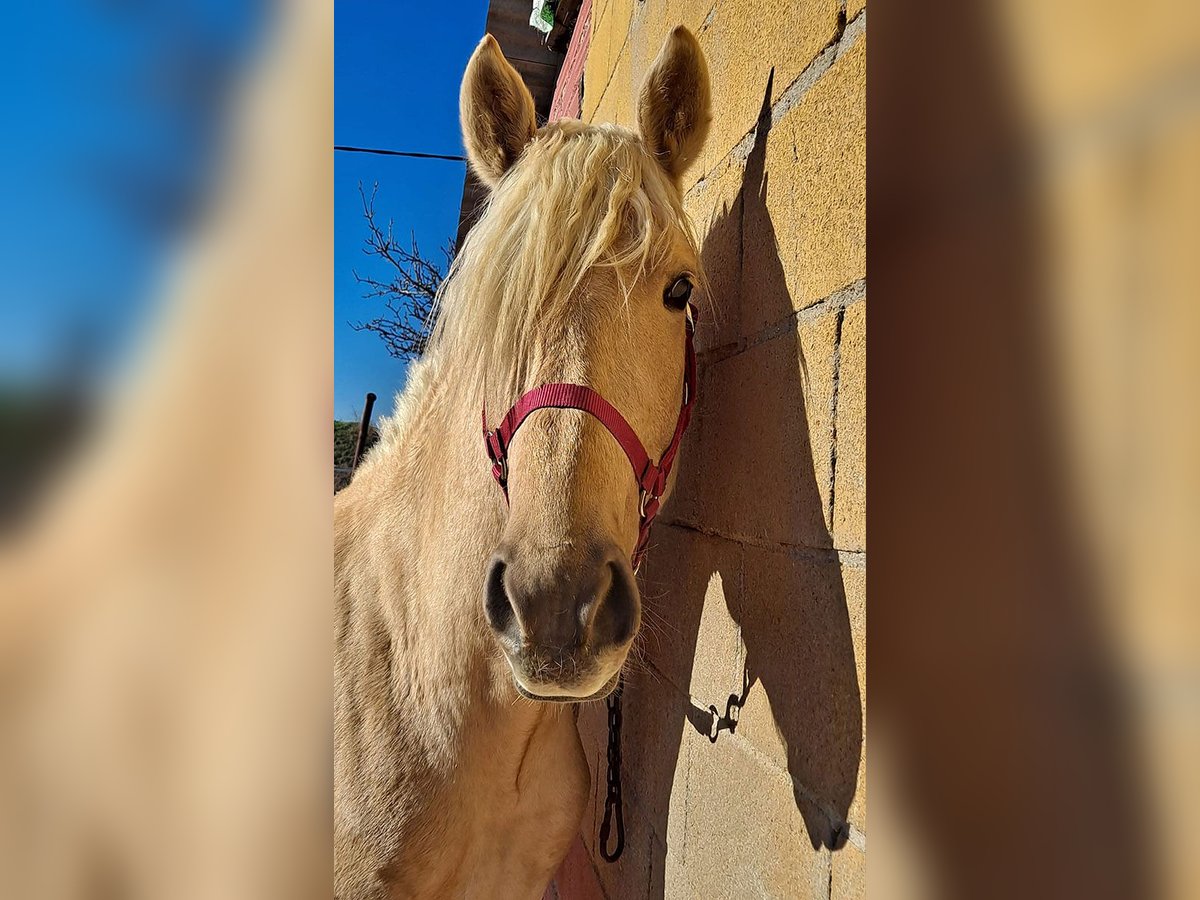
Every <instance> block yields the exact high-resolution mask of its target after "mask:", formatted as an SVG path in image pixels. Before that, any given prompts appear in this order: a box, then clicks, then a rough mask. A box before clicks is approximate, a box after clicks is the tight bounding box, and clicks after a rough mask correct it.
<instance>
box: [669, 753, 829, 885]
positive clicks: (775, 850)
mask: <svg viewBox="0 0 1200 900" xmlns="http://www.w3.org/2000/svg"><path fill="white" fill-rule="evenodd" d="M687 746H688V759H689V763H688V779H687V804H686V815H687V822H688V823H689V827H688V828H687V838H686V840H687V844H686V847H685V848H683V859H684V865H683V866H682V867H681V870H680V871H678V872H675V871H672V872H669V873H668V874H669V875H670V876H671V881H672V882H674V883H673V884H672V893H670V894H669V896H680V897H682V896H690V897H729V898H733V897H789V898H790V897H796V898H805V897H813V898H817V897H825V896H826V895H827V890H828V877H829V876H828V869H827V864H828V859H827V856H826V854H825V852H824V851H822V850H815V849H813V847H812V844H811V842H810V841H809V838H808V835H807V833H806V827H805V823H804V820H803V819H802V818H801V815H800V813H799V811H798V810H797V808H796V802H795V800H794V798H793V796H792V791H791V787H790V783H789V781H788V779H787V776H786V774H784V773H782V772H780V771H778V770H776V769H774V768H773V767H770V766H764V765H763V764H762V763H760V762H759V761H758V760H757V759H755V758H754V756H753V755H751V754H750V753H747V752H746V751H745V750H744V749H743V746H742V745H740V744H739V743H738V742H737V741H728V740H719V741H718V742H717V743H715V744H711V743H709V742H708V740H707V739H705V738H703V737H700V736H698V735H692V736H690V737H689V739H688V742H687ZM675 849H677V848H675V847H672V850H675ZM680 878H686V880H687V889H688V891H690V893H685V892H684V891H683V890H681V888H682V887H683V885H681V884H679V883H678V882H677V881H676V879H680Z"/></svg>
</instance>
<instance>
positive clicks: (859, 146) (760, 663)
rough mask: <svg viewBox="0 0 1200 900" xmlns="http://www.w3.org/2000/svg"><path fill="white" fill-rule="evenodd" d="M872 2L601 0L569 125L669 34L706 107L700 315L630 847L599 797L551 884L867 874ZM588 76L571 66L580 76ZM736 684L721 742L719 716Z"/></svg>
mask: <svg viewBox="0 0 1200 900" xmlns="http://www.w3.org/2000/svg"><path fill="white" fill-rule="evenodd" d="M866 15H867V14H866V10H865V8H864V5H863V4H862V3H859V2H850V3H847V2H846V0H795V2H789V3H784V4H781V3H779V2H767V0H740V2H734V0H716V2H713V0H594V2H593V3H592V4H591V7H590V13H589V18H590V31H589V34H588V35H587V42H586V47H587V50H586V58H585V60H584V61H583V94H582V98H581V116H582V118H583V119H584V120H585V121H595V122H603V121H615V122H618V123H621V124H625V125H630V126H632V125H633V124H634V122H635V116H636V107H635V104H636V98H637V94H638V89H639V87H640V85H641V81H642V78H643V77H644V74H645V72H646V71H647V69H648V67H649V65H650V63H651V62H652V61H653V59H654V57H655V56H656V55H657V53H658V51H659V48H660V47H661V45H662V42H663V39H664V37H665V35H666V34H667V32H668V31H669V29H670V28H671V27H672V26H674V25H676V24H678V23H683V24H685V25H687V26H688V27H690V28H691V29H692V30H693V31H694V32H695V33H696V35H697V36H698V38H699V40H700V43H701V44H702V45H703V47H704V50H705V52H706V54H707V57H708V59H709V64H710V67H711V72H712V78H713V96H714V122H713V127H712V131H711V135H710V138H709V142H708V145H707V147H706V149H705V152H704V155H703V157H702V159H701V160H700V161H699V162H697V164H696V165H695V166H694V167H693V169H692V170H691V171H689V172H688V173H687V175H686V176H685V185H684V190H685V195H686V197H685V203H686V207H687V209H688V211H689V213H690V214H691V216H692V217H693V220H694V222H695V225H696V228H697V230H698V233H699V236H700V238H701V244H702V255H703V262H704V265H705V268H706V270H707V273H708V276H709V279H710V282H711V308H709V309H706V310H704V315H703V325H702V327H701V331H700V335H699V338H700V343H699V350H700V360H701V378H702V381H701V388H700V398H699V405H698V409H697V414H696V418H695V420H694V424H693V426H692V430H691V431H690V433H689V436H688V440H687V442H686V445H685V448H684V451H683V457H682V460H681V468H682V471H681V475H680V481H679V484H678V486H677V489H676V495H675V497H674V498H673V499H672V502H671V503H670V504H669V505H668V506H667V508H666V509H665V510H664V512H663V514H662V516H661V517H660V519H659V524H657V525H656V526H655V533H654V537H653V546H652V549H651V552H650V555H649V558H648V560H647V563H646V565H645V567H644V568H643V573H642V574H643V577H642V579H641V580H642V588H643V600H644V605H645V618H644V626H643V627H644V634H643V636H642V638H641V643H640V646H639V648H638V650H637V653H636V656H637V659H635V660H634V661H633V663H632V665H631V671H630V672H629V674H628V675H627V680H626V687H625V696H624V703H623V706H624V728H623V744H622V749H623V756H624V765H623V772H622V775H623V783H624V801H625V820H626V830H627V845H626V848H625V852H624V854H623V856H622V858H621V859H620V860H619V861H618V862H616V863H613V864H609V863H606V862H604V861H603V860H602V859H601V856H600V853H599V849H598V847H597V846H596V842H597V840H598V837H597V835H598V832H599V828H600V822H601V817H602V814H603V803H604V792H605V773H606V759H607V752H606V751H607V741H606V737H607V732H606V716H605V708H604V705H603V704H592V705H589V706H586V707H584V708H583V709H582V710H581V712H580V715H579V727H580V732H581V734H582V735H583V737H584V745H585V749H586V752H587V755H588V759H589V762H590V765H591V768H592V783H593V795H594V796H593V799H592V802H591V803H590V804H589V807H588V810H587V812H586V814H585V818H584V822H583V823H582V828H581V836H580V842H579V843H578V844H577V846H576V847H575V848H574V849H573V850H572V852H571V855H570V856H569V857H568V859H567V862H566V863H565V864H564V866H563V870H562V871H561V872H560V873H559V877H558V878H557V879H556V884H555V886H553V887H552V888H551V891H550V893H551V894H554V893H557V895H558V896H561V897H564V898H582V897H608V898H622V900H627V898H641V897H678V898H692V897H698V896H704V897H738V898H742V897H819V898H825V897H837V898H842V897H856V896H861V895H862V894H863V893H864V892H865V868H866V784H865V765H864V762H865V728H864V723H865V709H866V677H865V676H866V647H865V630H866V527H865V524H866V520H865V516H866V477H865V471H866V469H865V462H866V425H865V413H866V402H865V389H866V378H865V374H866V373H865V365H866V221H865V218H866V108H865V99H866ZM575 77H578V76H575ZM731 698H733V699H743V698H744V704H743V705H742V706H741V712H740V717H739V722H738V725H737V727H736V729H735V730H734V731H733V732H732V733H731V732H729V731H722V732H721V733H720V734H719V736H718V738H717V740H716V742H715V743H714V742H712V741H710V739H709V733H710V730H711V729H712V727H713V724H714V716H713V712H712V708H715V709H716V710H717V712H718V713H719V714H722V715H723V714H724V713H725V712H726V709H727V705H728V702H729V700H730V699H731Z"/></svg>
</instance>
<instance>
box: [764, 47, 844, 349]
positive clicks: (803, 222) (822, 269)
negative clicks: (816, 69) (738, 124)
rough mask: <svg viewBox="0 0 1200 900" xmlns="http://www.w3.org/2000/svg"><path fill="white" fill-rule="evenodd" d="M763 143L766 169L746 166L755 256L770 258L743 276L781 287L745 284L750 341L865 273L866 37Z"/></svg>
mask: <svg viewBox="0 0 1200 900" xmlns="http://www.w3.org/2000/svg"><path fill="white" fill-rule="evenodd" d="M763 143H764V144H765V154H764V155H765V159H764V160H763V163H762V164H761V165H756V161H755V156H754V154H753V153H752V155H751V159H750V160H749V161H748V163H747V184H746V190H745V191H744V193H743V204H744V210H745V212H744V216H745V223H746V224H745V237H744V241H745V247H746V249H747V252H748V253H749V251H751V250H754V249H758V250H759V251H760V252H761V253H762V254H765V256H764V258H763V259H762V260H761V261H752V260H751V258H750V257H749V255H747V259H746V262H745V270H744V276H743V277H744V279H746V280H751V281H753V280H758V279H762V278H764V277H765V278H768V279H771V278H772V277H778V276H781V277H782V280H781V282H780V283H775V282H774V281H770V280H769V281H768V283H767V284H766V285H765V286H764V289H759V290H756V289H755V288H756V286H755V285H754V284H753V283H750V284H744V285H743V297H744V303H743V311H742V328H743V332H744V333H746V334H753V333H755V332H756V331H758V330H759V329H761V328H763V327H765V326H767V325H769V324H771V323H772V322H773V321H775V320H776V318H777V316H778V309H776V308H775V307H777V306H779V305H780V304H781V302H786V303H788V304H789V305H790V306H791V307H792V308H794V309H803V308H805V307H807V306H809V305H811V304H813V303H816V302H817V301H818V300H821V299H823V298H825V297H828V296H830V295H831V294H833V293H834V292H835V291H837V290H838V289H839V288H842V287H845V286H846V285H847V284H850V283H851V282H853V281H856V280H858V279H860V278H862V277H864V276H865V274H866V251H867V242H866V36H865V35H864V36H862V37H860V38H859V39H858V40H857V42H856V43H855V44H854V45H853V46H852V47H851V48H850V49H849V50H848V51H847V52H846V54H845V55H844V56H842V58H841V59H839V60H837V61H836V62H835V63H834V65H833V66H832V67H831V68H830V69H829V71H827V72H826V73H825V74H824V75H822V77H821V78H820V79H819V80H818V81H817V82H816V83H815V84H814V85H813V86H812V87H811V88H809V90H808V91H807V93H805V94H804V96H803V97H801V98H800V100H799V102H798V103H797V105H796V106H795V107H793V108H792V109H791V110H789V111H788V112H787V114H786V115H785V116H784V117H783V118H782V120H780V121H779V122H778V123H776V124H775V125H774V127H772V128H771V129H770V132H769V133H768V134H767V135H766V136H765V141H763ZM755 152H758V147H757V146H756V147H755ZM760 172H761V173H762V174H761V177H760V176H759V173H760ZM772 255H773V256H774V258H772ZM752 262H753V263H754V264H752ZM781 289H782V292H781ZM768 304H769V305H768Z"/></svg>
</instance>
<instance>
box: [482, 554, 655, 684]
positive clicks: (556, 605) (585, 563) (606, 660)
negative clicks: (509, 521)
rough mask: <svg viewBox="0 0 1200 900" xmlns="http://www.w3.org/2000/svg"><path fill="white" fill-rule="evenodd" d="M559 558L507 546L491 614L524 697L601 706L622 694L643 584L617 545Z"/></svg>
mask: <svg viewBox="0 0 1200 900" xmlns="http://www.w3.org/2000/svg"><path fill="white" fill-rule="evenodd" d="M564 549H565V552H564ZM556 550H557V552H554V551H550V552H547V551H541V550H539V549H538V548H529V549H524V548H518V547H515V546H512V545H504V544H502V545H501V546H500V548H499V549H498V550H497V551H496V554H495V556H494V557H493V558H492V561H491V564H490V566H489V569H488V574H487V581H486V585H485V588H484V612H485V615H486V617H487V621H488V625H489V626H490V627H491V629H492V631H493V632H494V633H495V635H496V639H497V640H498V642H499V643H500V646H501V648H502V649H503V650H504V654H505V657H506V658H507V660H508V664H509V666H510V668H511V669H512V674H513V679H514V681H515V682H516V686H517V690H518V692H519V693H521V694H522V695H523V696H525V697H528V698H530V699H534V700H551V701H559V702H575V701H580V700H591V699H598V698H600V697H604V696H606V695H607V694H609V693H610V692H611V691H612V689H613V688H614V687H615V686H616V681H617V676H618V674H619V672H620V670H621V666H622V665H623V664H624V662H625V656H626V654H627V653H628V652H629V647H630V645H631V644H632V642H633V638H634V636H635V635H636V634H637V629H638V626H639V624H640V621H641V606H640V599H639V596H638V589H637V582H636V580H635V579H634V575H633V569H632V567H631V566H630V564H629V560H628V557H627V556H626V554H625V553H623V552H622V551H621V550H620V549H619V548H618V547H616V545H599V546H594V547H592V548H590V549H588V550H585V551H583V552H580V553H575V552H572V550H573V547H572V545H570V544H566V545H564V547H563V548H556Z"/></svg>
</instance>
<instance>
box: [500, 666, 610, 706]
mask: <svg viewBox="0 0 1200 900" xmlns="http://www.w3.org/2000/svg"><path fill="white" fill-rule="evenodd" d="M620 678H621V670H620V669H618V670H617V671H616V672H614V673H613V675H612V677H611V678H609V679H608V681H606V682H604V684H603V685H602V686H601V687H600V689H599V690H598V691H593V692H592V693H590V694H587V695H585V696H575V695H574V694H570V693H565V692H563V693H557V692H556V693H554V694H536V693H534V692H533V691H530V690H529V689H527V688H526V687H525V686H524V685H523V684H521V682H520V680H519V679H518V678H517V677H516V675H515V674H514V675H513V684H514V685H515V686H516V688H517V693H518V694H520V695H521V696H522V697H524V698H525V699H526V700H537V701H538V702H540V703H586V702H588V701H589V700H603V699H604V698H605V697H607V696H608V695H609V694H611V693H612V692H613V691H615V690H616V689H617V682H618V681H619V680H620ZM541 690H546V688H541ZM556 690H557V691H563V689H562V688H558V689H556Z"/></svg>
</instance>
